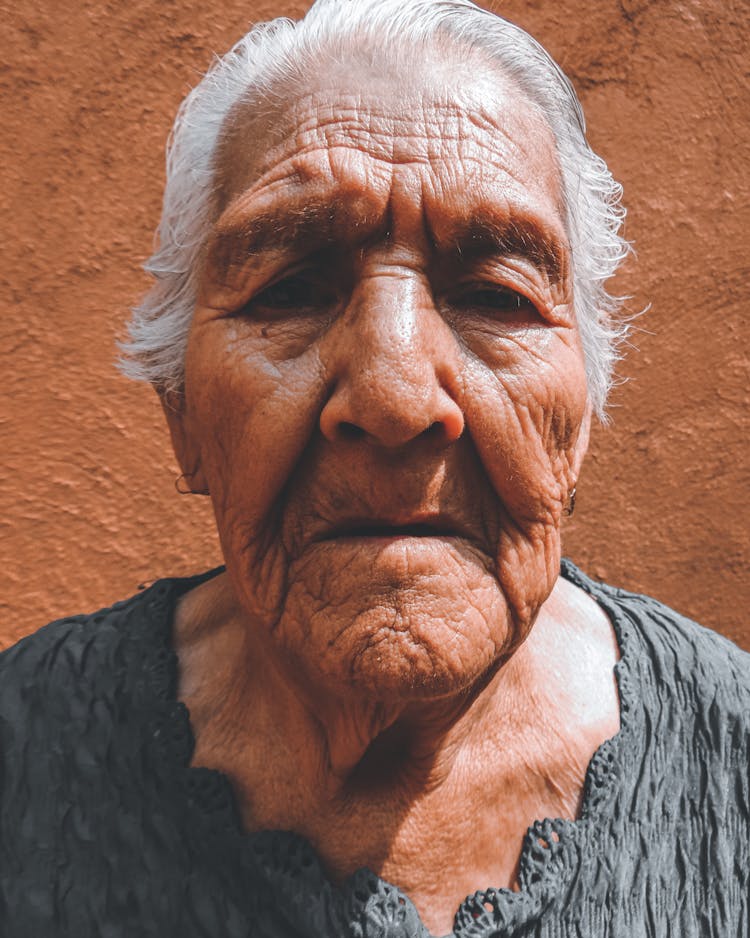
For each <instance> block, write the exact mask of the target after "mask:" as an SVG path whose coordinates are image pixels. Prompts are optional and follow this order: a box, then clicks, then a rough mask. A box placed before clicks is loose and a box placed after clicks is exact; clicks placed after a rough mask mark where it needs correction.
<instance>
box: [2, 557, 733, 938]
mask: <svg viewBox="0 0 750 938" xmlns="http://www.w3.org/2000/svg"><path fill="white" fill-rule="evenodd" d="M216 572H217V571H212V572H211V573H208V574H205V575H204V576H203V577H194V578H192V579H185V580H178V579H171V580H160V581H159V582H157V583H156V584H154V585H153V586H151V587H150V588H148V589H146V590H144V591H143V592H141V593H139V594H138V595H136V596H134V597H133V598H132V599H129V600H127V601H125V602H122V603H118V604H117V605H115V606H113V607H112V608H110V609H107V610H104V611H102V612H98V613H96V614H94V615H87V616H76V617H74V618H69V619H63V620H60V621H58V622H54V623H52V624H51V625H49V626H47V627H46V628H44V629H41V630H40V631H39V632H37V633H36V634H34V635H31V636H29V637H28V638H25V639H23V640H22V641H21V642H19V643H18V644H17V645H15V646H14V647H13V648H11V649H9V650H8V651H6V652H5V653H3V654H2V655H0V935H2V936H3V938H53V936H54V938H199V936H201V938H323V936H325V938H427V936H428V934H429V933H428V931H427V929H426V928H425V927H424V926H423V924H422V923H421V921H420V919H419V915H418V913H417V911H416V909H415V908H414V906H413V904H412V903H411V902H410V900H409V897H408V896H407V895H405V894H403V893H402V892H400V891H399V889H398V885H397V884H394V885H391V884H389V883H386V882H385V881H383V880H382V879H380V878H379V877H378V876H376V875H375V874H374V873H372V872H370V871H369V870H360V871H359V872H357V873H355V874H354V875H353V876H352V877H351V878H350V879H349V880H348V881H347V882H346V883H345V884H344V885H343V886H334V885H333V884H332V883H331V882H330V881H329V880H327V879H326V876H325V874H324V872H323V870H322V868H321V865H320V863H319V861H318V858H317V857H316V855H315V853H314V851H313V850H312V848H311V846H310V844H309V843H308V842H307V841H305V840H304V839H303V838H301V837H299V836H297V835H295V834H293V833H289V832H282V831H265V832H262V833H254V834H246V833H244V832H243V831H242V829H241V826H240V823H239V819H238V815H237V812H236V809H235V804H234V801H233V796H232V790H231V787H230V785H229V782H228V780H227V779H226V777H225V776H223V775H222V774H221V773H219V772H217V771H214V770H210V769H204V768H190V767H189V762H190V757H191V753H192V749H193V736H192V732H191V729H190V722H189V717H188V713H187V710H186V709H185V707H184V706H183V705H182V704H181V703H179V702H178V701H177V700H176V697H175V694H176V684H177V668H176V664H177V662H176V656H175V654H174V652H173V651H172V647H171V622H172V615H173V610H174V606H175V602H176V600H177V599H178V597H179V596H180V595H181V594H182V593H183V592H185V591H186V590H188V589H190V588H192V587H194V586H196V585H197V584H198V583H199V582H201V581H202V580H204V579H206V578H208V577H210V576H212V575H215V573H216ZM562 573H563V576H565V577H566V578H567V579H569V580H571V581H573V582H574V583H576V584H577V585H578V586H580V587H582V588H583V589H584V590H586V591H587V592H588V593H590V594H591V595H592V596H593V597H594V598H595V599H596V601H597V602H598V603H599V604H600V605H601V606H602V607H603V609H604V610H605V611H606V612H607V613H608V615H609V617H610V619H611V621H612V623H613V625H614V629H615V633H616V636H617V640H618V643H619V647H620V653H621V658H620V661H619V662H618V664H617V666H616V669H615V671H616V677H617V684H618V687H619V694H620V704H621V729H620V731H619V732H618V733H617V735H616V736H614V737H613V738H612V739H610V740H608V741H607V742H605V743H604V744H603V745H602V746H600V748H599V749H598V750H597V751H596V753H595V754H594V756H593V758H592V760H591V763H590V765H589V768H588V772H587V776H586V784H585V790H584V795H583V807H582V811H581V817H580V818H579V819H578V820H576V821H566V820H560V819H545V820H540V821H536V822H535V823H534V824H533V825H532V826H531V827H530V828H529V830H528V832H527V835H526V838H525V841H524V844H523V853H522V856H521V866H520V889H519V891H517V892H515V891H511V890H507V889H494V888H492V887H491V885H490V886H489V888H485V887H487V886H488V884H486V883H477V887H478V888H479V891H478V892H477V893H475V894H474V895H472V896H469V897H468V898H467V899H466V900H465V901H464V902H463V903H462V904H461V906H460V907H459V909H458V910H457V912H456V917H455V922H454V927H453V935H455V936H456V938H490V936H495V938H505V936H516V938H520V936H524V938H528V936H538V938H542V936H544V938H553V936H554V938H562V936H566V938H568V936H570V938H572V936H577V938H578V936H586V938H588V936H590V938H608V936H612V938H614V936H618V938H641V936H643V938H645V936H653V938H656V936H659V938H667V936H675V938H729V936H732V938H734V936H737V938H740V936H742V938H748V936H750V911H749V905H750V883H749V882H748V879H749V874H750V870H749V866H750V862H749V860H750V850H749V847H748V844H749V841H750V836H749V835H750V796H749V778H748V776H749V774H750V772H749V765H748V752H749V748H748V727H749V726H750V655H747V654H745V653H744V652H742V651H741V650H740V649H739V648H737V647H736V646H735V645H733V644H732V643H731V642H728V641H726V640H725V639H723V638H721V637H720V636H719V635H717V634H715V633H713V632H710V631H707V630H705V629H703V628H701V627H700V626H698V625H696V624H695V623H693V622H690V621H688V620H687V619H684V618H683V617H682V616H680V615H678V614H677V613H675V612H673V611H672V610H670V609H668V608H666V607H665V606H663V605H661V604H660V603H658V602H656V600H653V599H650V598H648V597H645V596H638V595H634V594H632V593H627V592H625V591H623V590H619V589H615V588H613V587H611V586H607V585H603V584H599V583H595V582H593V581H592V580H590V579H588V578H587V577H586V576H584V575H583V574H582V573H581V572H580V571H579V570H578V569H577V568H576V567H574V566H573V565H572V564H571V563H569V562H567V561H564V562H563V567H562ZM498 837H502V831H498ZM487 849H488V850H491V849H492V844H491V843H488V844H487ZM480 887H481V888H480Z"/></svg>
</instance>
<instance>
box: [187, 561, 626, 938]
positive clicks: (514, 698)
mask: <svg viewBox="0 0 750 938" xmlns="http://www.w3.org/2000/svg"><path fill="white" fill-rule="evenodd" d="M175 644H176V650H177V652H178V657H179V661H180V669H181V675H180V688H179V695H180V698H181V699H182V700H184V701H185V703H186V704H187V705H188V707H189V709H190V711H191V722H192V725H193V730H194V733H195V736H196V749H195V753H194V757H193V763H194V764H196V765H204V766H208V767H211V768H217V769H219V770H221V771H223V772H225V773H226V774H227V775H228V777H229V778H230V780H231V782H232V784H233V787H234V789H235V794H236V795H237V797H238V802H239V805H240V810H241V814H242V820H243V824H244V826H245V828H246V829H247V830H261V829H271V830H279V829H280V830H294V831H296V832H297V833H299V834H301V835H303V836H305V837H307V838H308V839H309V840H310V841H311V842H312V844H313V846H314V847H315V848H316V850H317V851H318V853H319V855H320V856H321V859H322V860H323V862H324V865H325V866H326V869H327V871H328V873H329V875H331V876H332V877H333V878H334V879H342V878H345V877H346V876H348V875H350V874H351V873H352V872H353V871H354V870H356V869H358V868H360V867H362V866H367V867H369V868H370V869H372V870H374V871H375V872H377V873H380V875H382V876H384V877H385V878H386V879H389V880H391V881H393V882H396V883H397V884H398V885H399V886H401V887H402V888H404V889H405V890H406V891H407V892H408V893H409V895H410V896H411V898H412V899H413V900H414V901H415V904H416V905H417V907H418V909H420V911H422V910H423V908H426V909H432V910H433V911H432V913H430V912H428V917H427V918H425V922H426V924H427V925H428V927H433V930H437V931H440V930H444V931H447V930H448V926H449V925H450V921H451V916H452V913H453V912H455V909H456V907H457V905H458V903H459V902H460V901H461V899H462V898H463V897H464V896H465V895H466V894H468V893H469V892H471V891H473V890H474V889H476V888H478V886H481V885H483V884H485V885H486V884H489V883H492V884H493V885H495V886H510V885H513V884H514V882H515V877H516V874H517V863H518V858H519V855H520V849H521V843H522V841H523V836H524V834H525V831H526V829H527V827H528V826H529V825H530V824H531V823H532V822H533V821H534V820H535V819H537V818H541V817H566V818H569V819H571V820H572V819H575V817H576V816H577V812H578V808H579V802H580V796H581V791H582V787H583V781H584V777H585V772H586V768H587V765H588V762H589V760H590V758H591V756H592V754H593V752H594V750H595V749H596V748H597V747H598V746H599V745H600V744H601V742H602V741H603V740H604V739H606V738H608V737H609V736H611V735H613V734H614V733H615V732H616V731H617V729H618V727H619V707H618V703H617V697H616V690H615V684H614V679H613V676H612V668H613V666H614V663H615V661H616V658H617V645H616V641H615V639H614V636H613V633H612V629H611V626H610V624H609V621H608V620H607V619H606V617H605V616H604V614H603V613H602V612H601V610H600V609H599V607H598V606H596V604H595V603H594V602H593V601H592V600H590V599H588V598H587V597H585V595H584V594H582V593H581V592H580V591H579V590H577V589H576V588H575V587H572V586H571V585H570V584H567V583H562V584H558V587H556V589H555V591H553V595H552V596H551V597H550V599H549V600H548V602H547V604H545V607H543V609H542V611H541V613H540V615H539V618H538V620H537V622H536V624H535V626H534V629H533V630H532V632H531V634H530V636H529V638H528V639H527V640H526V642H525V643H524V644H523V645H522V646H521V647H520V648H519V649H518V650H517V651H516V652H515V653H514V654H513V655H512V656H511V657H510V658H509V659H507V660H506V661H504V662H503V663H502V665H501V666H499V667H497V668H495V670H494V671H493V672H492V673H489V674H486V675H485V676H484V678H483V679H482V680H481V681H479V682H477V683H476V684H475V685H474V686H472V687H471V688H469V689H468V691H464V692H463V693H461V694H460V695H455V696H454V697H446V698H442V699H440V700H432V701H418V702H413V701H412V702H388V701H382V700H380V701H369V700H367V699H355V700H351V699H343V698H341V697H338V698H337V697H335V696H334V695H329V694H323V693H317V694H314V693H313V692H312V691H311V690H310V689H308V688H305V687H304V685H302V684H301V683H299V682H295V681H293V680H290V678H289V674H288V672H287V670H286V669H285V668H284V666H283V664H282V663H280V662H279V661H278V660H277V659H276V658H275V656H274V655H273V654H272V652H271V651H270V650H269V648H268V647H267V643H266V642H264V641H263V640H262V636H259V635H258V634H257V633H256V632H255V631H254V630H253V629H252V628H250V627H249V626H248V623H247V621H246V618H245V617H243V615H242V614H241V613H240V611H239V610H238V609H237V607H236V603H235V602H234V600H233V597H232V595H231V591H230V587H229V584H228V582H227V581H226V578H224V577H217V578H216V579H215V580H211V581H209V582H208V583H205V584H203V585H202V586H201V587H198V588H197V589H196V590H194V591H192V592H191V593H190V594H188V595H187V596H186V597H184V598H183V600H182V602H181V604H180V606H179V608H178V610H177V613H176V618H175ZM551 661H553V662H554V667H552V668H551V667H550V662H551ZM498 831H502V836H501V837H498ZM436 832H439V835H438V836H436ZM488 843H491V844H492V845H493V847H492V850H488V849H487V844H488ZM436 871H440V876H436ZM438 893H439V895H438ZM420 900H421V902H420ZM430 914H434V915H435V916H436V917H435V918H434V919H433V920H432V922H430V920H429V915H430ZM423 917H424V915H423Z"/></svg>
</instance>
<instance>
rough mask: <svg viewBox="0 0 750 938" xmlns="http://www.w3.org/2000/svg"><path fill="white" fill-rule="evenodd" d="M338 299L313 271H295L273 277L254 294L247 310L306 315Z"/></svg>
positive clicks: (327, 306)
mask: <svg viewBox="0 0 750 938" xmlns="http://www.w3.org/2000/svg"><path fill="white" fill-rule="evenodd" d="M337 302H338V295H337V293H336V291H335V290H333V289H331V287H330V286H328V285H326V284H325V283H323V281H322V279H321V278H320V276H319V275H318V276H316V275H314V274H313V273H306V272H301V273H295V274H290V275H289V276H288V277H284V278H283V279H281V280H277V281H276V283H272V284H271V285H270V286H268V287H266V288H265V290H261V292H260V293H258V294H256V295H255V296H254V297H253V299H252V300H251V301H250V303H248V305H247V307H246V311H247V312H259V313H263V312H264V311H267V312H271V313H290V314H295V313H296V314H300V315H310V314H316V313H321V312H326V311H327V310H329V309H330V308H331V307H332V306H335V305H336V303H337Z"/></svg>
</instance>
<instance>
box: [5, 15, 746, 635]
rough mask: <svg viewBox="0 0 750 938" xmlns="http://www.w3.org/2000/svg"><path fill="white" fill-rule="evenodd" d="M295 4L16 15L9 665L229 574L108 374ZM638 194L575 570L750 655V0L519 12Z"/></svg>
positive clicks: (8, 150)
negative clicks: (233, 116) (207, 163)
mask: <svg viewBox="0 0 750 938" xmlns="http://www.w3.org/2000/svg"><path fill="white" fill-rule="evenodd" d="M304 6H305V4H304V3H303V2H291V0H290V2H278V0H276V2H272V0H255V2H253V0H244V2H238V0H223V2H222V3H221V4H206V3H203V2H198V0H179V2H168V0H167V2H165V0H130V2H129V3H117V4H103V3H101V2H99V0H79V2H78V3H76V4H70V5H59V4H56V3H52V2H51V0H44V2H40V0H18V2H16V3H15V4H13V5H12V6H9V7H6V8H5V9H4V11H3V14H2V26H0V30H2V40H1V41H2V48H3V59H4V62H3V68H2V69H1V70H0V83H1V86H2V111H3V114H2V128H3V133H2V134H0V150H1V153H2V155H1V158H0V207H1V210H2V229H3V230H2V242H3V264H2V268H1V269H0V282H1V283H2V319H1V320H0V322H1V323H2V325H1V328H2V340H1V345H0V354H1V365H2V372H1V373H2V382H3V393H2V401H3V413H2V426H3V431H4V433H3V439H2V450H1V452H2V462H3V473H2V479H3V485H2V494H1V495H0V498H1V499H2V504H1V505H0V524H1V525H2V571H3V587H2V590H1V591H0V592H1V594H2V614H1V615H0V645H3V644H8V643H10V642H11V641H12V640H13V639H15V638H16V637H18V636H20V635H22V634H23V633H24V632H27V631H30V630H32V629H35V628H36V627H38V626H39V625H41V624H42V623H44V622H45V621H47V620H49V619H51V618H53V617H56V616H59V615H62V614H67V613H71V612H79V611H86V610H91V609H93V608H95V607H97V606H98V605H101V604H105V603H109V602H111V601H112V600H115V599H117V598H120V597H123V596H125V595H128V594H130V593H132V592H133V591H134V590H135V588H136V587H137V585H138V584H139V583H141V582H144V581H146V580H151V579H154V578H156V577H158V576H159V575H165V574H181V573H188V572H194V571H198V570H201V569H204V568H206V567H207V566H209V565H212V564H214V563H215V562H217V561H218V558H219V553H218V548H217V544H216V540H215V537H214V534H213V528H212V519H211V515H210V510H209V508H208V506H207V504H206V502H205V500H202V499H199V498H180V497H179V496H178V495H177V494H176V493H175V490H174V488H173V479H174V476H175V475H176V469H175V465H174V461H173V459H172V456H171V454H170V451H169V449H168V444H167V437H166V433H165V432H164V428H163V426H162V421H161V416H160V411H159V408H158V405H157V401H156V398H155V397H154V395H153V394H152V393H151V392H150V391H149V390H148V389H147V388H144V387H138V386H134V385H131V384H129V383H128V382H127V381H126V380H125V379H124V378H122V377H120V376H119V375H118V374H117V372H116V371H115V370H114V368H113V365H112V360H113V357H114V352H115V349H114V343H115V338H116V337H117V336H118V335H121V334H122V328H123V323H124V321H125V318H126V315H127V308H128V306H129V305H130V304H132V303H133V302H134V301H135V300H136V298H137V297H138V295H139V293H140V292H141V291H142V290H143V288H144V287H145V285H146V279H145V277H144V275H143V274H142V273H141V272H140V270H139V263H140V262H141V261H142V260H143V259H144V257H145V256H146V254H147V253H148V250H149V246H150V243H151V236H152V235H151V233H152V230H153V228H154V226H155V224H156V221H157V218H158V211H159V203H160V193H161V186H162V180H163V169H162V166H163V159H162V149H163V143H164V140H165V138H166V135H167V132H168V129H169V126H170V124H171V120H172V116H173V114H174V111H175V109H176V107H177V105H178V104H179V102H180V100H181V98H182V96H183V94H184V93H185V91H186V90H187V89H188V87H189V86H190V85H191V84H193V83H194V81H195V79H196V75H197V71H198V70H201V69H203V68H205V67H206V66H207V64H208V63H209V61H210V59H211V55H212V53H213V52H214V51H222V50H224V49H226V48H227V47H228V46H229V45H230V44H231V43H232V41H234V40H235V39H236V38H238V36H239V35H240V34H241V32H242V31H243V30H244V28H245V27H246V26H247V25H248V24H249V23H250V22H251V21H254V20H257V19H265V18H269V17H271V16H274V15H277V14H281V13H285V14H291V15H298V14H300V13H301V12H302V10H303V9H304ZM496 8H497V9H498V10H499V11H500V12H503V13H504V15H506V16H508V17H509V18H510V19H512V20H515V21H516V22H518V23H520V24H521V25H523V26H524V27H526V28H527V29H529V30H530V31H531V32H532V33H533V34H534V35H536V36H537V37H538V38H539V39H540V40H541V41H542V42H543V43H544V44H546V45H547V47H548V48H549V49H550V50H551V52H552V53H553V54H554V55H555V56H556V57H557V59H558V61H560V63H561V64H562V66H563V67H564V68H565V69H566V70H567V72H568V74H569V75H570V76H571V77H572V79H573V81H574V82H575V84H576V86H577V88H578V89H579V92H580V94H581V97H582V99H583V103H584V106H585V109H586V112H587V115H588V120H589V126H590V136H591V139H592V142H593V144H594V146H595V148H596V149H598V150H599V151H600V152H601V153H602V154H603V155H604V156H605V158H606V159H607V160H608V161H609V162H610V165H611V166H612V168H613V170H614V172H615V174H616V176H617V177H618V178H619V179H620V180H621V181H622V182H623V184H624V186H625V193H626V202H627V204H628V206H629V210H630V214H629V217H628V222H627V236H628V237H629V238H630V239H632V240H634V241H635V244H636V247H637V250H638V258H637V261H636V260H635V259H631V261H629V263H628V265H627V268H626V270H625V271H624V273H623V275H622V276H621V278H620V282H619V288H620V290H621V291H622V292H626V293H629V294H632V296H633V299H632V300H631V302H630V309H631V311H633V312H636V311H638V310H641V309H643V308H644V307H645V306H646V305H647V304H650V309H649V311H648V313H647V314H646V315H644V316H643V317H642V318H641V319H639V320H638V322H637V323H636V331H635V334H634V338H633V343H634V345H635V346H637V349H638V351H635V350H633V351H632V353H631V355H630V357H629V359H628V360H627V362H626V363H625V364H624V365H623V367H622V374H623V376H625V377H627V378H628V381H627V382H626V383H625V384H623V385H622V386H621V387H620V388H619V389H618V390H617V391H616V393H615V395H614V401H613V409H612V414H613V417H614V424H613V426H612V427H611V428H608V429H598V430H597V431H596V432H595V434H594V438H593V443H592V452H591V455H590V457H589V460H588V463H587V465H586V467H585V471H584V475H583V478H582V480H581V484H580V486H579V500H578V510H577V514H576V516H575V518H574V519H572V520H571V522H570V523H569V525H568V532H567V541H566V547H567V553H568V554H569V555H570V556H572V557H573V558H575V559H576V560H578V561H579V562H580V563H582V564H583V565H584V567H585V568H587V569H588V570H589V571H590V572H592V573H593V574H594V575H596V576H600V577H604V578H606V579H608V580H611V581H614V582H618V583H620V584H622V585H624V586H627V587H630V588H635V589H639V590H643V591H646V592H649V593H652V594H654V595H656V596H657V597H659V598H661V599H663V600H665V601H667V602H669V603H671V604H672V605H674V606H676V607H678V608H679V609H681V610H683V611H685V612H687V613H689V614H691V615H693V616H694V617H696V618H698V619H699V620H702V621H703V622H705V623H706V624H708V625H710V626H712V627H714V628H716V629H718V630H720V631H722V632H724V633H725V634H727V635H729V636H730V637H732V638H734V639H735V640H736V641H739V642H740V643H741V644H743V645H744V646H745V647H750V623H748V621H747V615H746V609H747V608H748V605H750V603H749V602H748V600H749V599H750V596H749V595H748V584H747V576H746V569H747V554H748V541H749V539H750V538H749V535H748V529H749V528H750V525H749V524H748V522H749V521H750V518H749V517H748V508H747V499H748V461H747V444H746V437H747V434H748V429H749V426H748V424H749V423H750V420H749V417H748V385H749V383H750V382H749V380H748V378H749V376H748V370H749V369H748V353H747V345H746V343H747V314H746V303H747V292H748V287H747V281H746V277H747V270H748V265H747V253H748V236H747V231H748V229H749V228H750V218H749V217H748V215H749V213H748V194H749V191H750V181H749V179H748V174H747V165H748V155H749V151H750V134H749V133H748V124H747V110H746V109H747V101H748V77H747V73H748V56H747V49H748V38H749V37H748V22H749V21H750V8H748V6H747V4H746V3H744V2H739V0H701V2H695V0H658V2H647V0H619V2H617V0H556V2H554V3H553V2H550V0H545V2H540V0H526V2H522V0H509V2H507V3H502V4H497V6H496Z"/></svg>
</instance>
